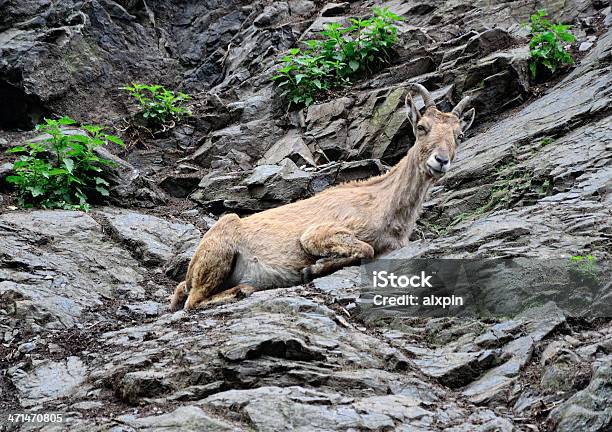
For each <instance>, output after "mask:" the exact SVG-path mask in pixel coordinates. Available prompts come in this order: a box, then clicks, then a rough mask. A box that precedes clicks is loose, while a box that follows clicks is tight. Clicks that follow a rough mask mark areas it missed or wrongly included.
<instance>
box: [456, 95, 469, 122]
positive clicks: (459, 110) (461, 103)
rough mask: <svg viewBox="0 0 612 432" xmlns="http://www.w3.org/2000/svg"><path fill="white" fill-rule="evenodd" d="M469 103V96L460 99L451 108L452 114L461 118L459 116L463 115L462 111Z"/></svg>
mask: <svg viewBox="0 0 612 432" xmlns="http://www.w3.org/2000/svg"><path fill="white" fill-rule="evenodd" d="M469 101H470V97H469V96H466V97H464V98H463V99H461V100H460V101H459V103H458V104H457V105H456V106H455V108H453V111H452V114H455V115H456V116H457V117H461V114H463V110H464V109H465V107H466V106H467V104H468V102H469Z"/></svg>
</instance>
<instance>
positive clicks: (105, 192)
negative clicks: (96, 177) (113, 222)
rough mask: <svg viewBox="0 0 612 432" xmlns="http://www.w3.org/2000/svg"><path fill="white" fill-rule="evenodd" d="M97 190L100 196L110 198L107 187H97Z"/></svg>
mask: <svg viewBox="0 0 612 432" xmlns="http://www.w3.org/2000/svg"><path fill="white" fill-rule="evenodd" d="M96 190H97V191H98V192H99V193H100V195H102V196H105V197H106V196H108V195H109V192H108V189H106V188H105V187H103V186H96Z"/></svg>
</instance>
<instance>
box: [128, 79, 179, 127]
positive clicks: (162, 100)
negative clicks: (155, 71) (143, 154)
mask: <svg viewBox="0 0 612 432" xmlns="http://www.w3.org/2000/svg"><path fill="white" fill-rule="evenodd" d="M121 90H125V91H126V92H128V94H129V95H130V96H131V97H132V98H134V99H135V100H136V102H138V105H140V115H141V116H142V117H143V118H144V119H145V120H146V121H147V123H148V124H149V125H150V126H161V125H164V124H167V123H169V122H173V121H174V122H177V121H180V120H182V119H183V118H184V117H189V116H191V111H190V110H189V109H188V108H186V107H185V103H186V102H187V101H189V100H190V99H191V96H189V95H188V94H185V93H182V92H174V91H172V90H168V89H166V88H165V87H162V86H160V85H149V84H135V83H132V85H130V86H127V85H126V86H124V87H121Z"/></svg>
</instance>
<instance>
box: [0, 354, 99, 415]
mask: <svg viewBox="0 0 612 432" xmlns="http://www.w3.org/2000/svg"><path fill="white" fill-rule="evenodd" d="M7 372H8V376H9V377H10V378H11V381H12V382H13V384H14V385H15V387H17V392H18V393H17V396H18V397H19V400H20V402H21V404H22V405H23V406H24V407H30V406H33V405H39V404H42V403H45V402H48V401H51V400H55V399H58V398H62V397H68V396H73V395H74V394H76V393H77V392H83V391H84V388H83V387H82V386H83V384H84V383H85V380H86V376H87V367H86V366H85V364H83V362H82V360H81V359H80V358H78V357H68V358H67V359H65V360H61V361H59V362H52V361H48V360H42V361H36V362H34V363H33V364H32V366H31V370H23V369H20V368H17V367H13V368H10V369H9V370H8V371H7Z"/></svg>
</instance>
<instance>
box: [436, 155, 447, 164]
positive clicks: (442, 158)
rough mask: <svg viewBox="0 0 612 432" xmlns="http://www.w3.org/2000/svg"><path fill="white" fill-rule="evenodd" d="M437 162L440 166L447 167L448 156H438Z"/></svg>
mask: <svg viewBox="0 0 612 432" xmlns="http://www.w3.org/2000/svg"><path fill="white" fill-rule="evenodd" d="M436 161H438V163H439V164H440V165H446V164H447V163H448V156H445V155H440V154H437V155H436Z"/></svg>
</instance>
